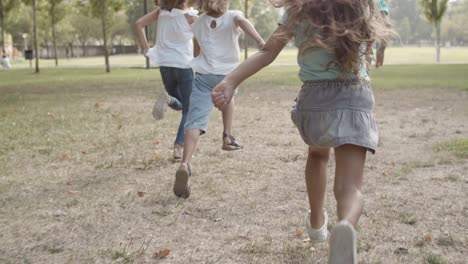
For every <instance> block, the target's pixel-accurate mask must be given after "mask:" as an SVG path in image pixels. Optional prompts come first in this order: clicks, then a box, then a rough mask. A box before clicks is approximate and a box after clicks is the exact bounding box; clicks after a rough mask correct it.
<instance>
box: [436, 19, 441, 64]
mask: <svg viewBox="0 0 468 264" xmlns="http://www.w3.org/2000/svg"><path fill="white" fill-rule="evenodd" d="M436 56H437V57H436V61H437V64H439V63H440V20H439V21H437V22H436Z"/></svg>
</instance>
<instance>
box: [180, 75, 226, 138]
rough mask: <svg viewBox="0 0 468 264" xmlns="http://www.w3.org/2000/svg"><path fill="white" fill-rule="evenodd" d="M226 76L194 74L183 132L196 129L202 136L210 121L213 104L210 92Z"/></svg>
mask: <svg viewBox="0 0 468 264" xmlns="http://www.w3.org/2000/svg"><path fill="white" fill-rule="evenodd" d="M224 77H226V75H215V74H200V73H196V74H195V79H194V80H193V87H192V95H191V96H190V105H189V112H188V115H187V120H186V121H185V130H187V129H191V128H198V129H200V130H201V133H202V134H204V133H205V132H206V129H207V128H208V122H209V121H210V116H211V110H212V109H213V102H212V101H211V91H212V90H213V88H214V87H215V86H216V85H218V83H220V82H221V81H222V80H223V79H224Z"/></svg>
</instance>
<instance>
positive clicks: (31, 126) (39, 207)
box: [0, 85, 468, 264]
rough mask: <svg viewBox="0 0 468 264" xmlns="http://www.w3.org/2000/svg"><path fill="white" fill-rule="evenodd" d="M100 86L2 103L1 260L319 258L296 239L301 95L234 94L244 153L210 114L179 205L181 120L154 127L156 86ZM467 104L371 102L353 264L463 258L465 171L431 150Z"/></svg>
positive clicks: (459, 96)
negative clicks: (357, 263)
mask: <svg viewBox="0 0 468 264" xmlns="http://www.w3.org/2000/svg"><path fill="white" fill-rule="evenodd" d="M101 88H102V91H98V90H95V89H92V90H91V91H88V90H86V89H81V88H80V89H78V90H77V91H76V93H73V87H72V88H70V87H69V88H68V91H69V92H67V93H61V92H57V91H55V90H51V91H48V92H45V93H38V92H37V91H30V92H28V90H27V89H25V90H23V91H22V94H11V93H10V92H9V93H4V94H3V95H2V96H5V97H3V98H4V100H3V102H4V103H3V104H2V106H1V108H0V109H1V112H0V114H1V115H0V116H1V117H2V118H1V120H0V125H1V135H0V136H1V139H0V147H1V148H0V170H1V173H0V182H1V184H0V262H1V263H146V262H148V263H154V262H156V263H158V262H160V263H325V262H326V258H327V246H326V245H323V244H322V245H312V244H310V243H309V242H304V239H305V238H306V237H307V236H306V235H305V234H302V235H300V236H297V235H296V233H295V230H296V229H298V228H299V229H301V230H303V229H304V224H305V213H306V210H307V200H306V189H305V185H304V180H303V170H304V164H305V155H306V147H305V145H304V144H303V143H302V141H301V139H300V137H299V135H298V133H297V131H296V129H295V127H294V126H293V124H292V122H291V121H290V118H289V107H290V105H291V103H292V100H293V99H294V97H295V93H296V90H297V88H296V87H287V86H276V87H271V86H267V85H255V86H249V87H244V88H245V89H243V90H241V92H240V93H239V95H238V97H237V106H236V113H235V115H236V117H235V133H234V134H235V135H236V136H237V138H238V139H239V140H240V142H241V143H242V144H244V146H245V148H244V149H243V150H241V151H238V152H232V153H227V152H223V151H222V150H221V131H222V130H221V118H220V115H219V113H217V112H214V114H213V115H212V120H211V124H210V127H209V130H208V134H207V135H206V136H203V138H202V142H201V146H200V149H199V151H198V152H197V153H196V155H195V159H194V161H193V172H194V175H193V177H192V178H191V179H190V180H191V185H192V195H191V197H190V198H189V199H187V200H183V199H178V198H176V197H175V196H174V195H173V194H172V183H173V178H174V173H175V170H176V168H177V164H176V163H173V162H172V161H171V151H172V150H171V148H172V143H173V140H174V137H175V129H176V123H177V120H178V118H179V115H178V113H175V112H168V114H167V117H166V118H165V119H164V120H162V121H160V122H155V121H154V120H153V119H152V117H151V113H150V110H151V107H152V103H153V100H152V99H153V96H152V92H151V91H150V90H149V88H145V89H146V90H144V92H142V91H141V90H136V89H135V87H133V89H129V90H125V89H123V87H117V88H115V87H101ZM467 98H468V93H467V92H462V91H447V90H417V91H408V90H393V91H390V90H388V91H387V90H386V91H377V92H376V100H377V105H376V118H377V120H378V125H379V129H380V134H381V144H380V147H379V149H378V152H377V155H375V156H369V158H368V162H367V164H366V175H365V186H364V190H363V192H364V195H365V197H366V207H365V213H364V214H363V216H362V218H361V221H360V228H359V252H360V260H361V263H423V262H424V261H426V263H429V262H427V261H428V260H427V259H431V258H437V257H434V256H440V258H443V260H445V261H446V262H447V263H460V264H461V263H465V261H466V256H467V254H468V251H467V248H468V241H467V230H468V222H467V221H466V219H467V217H468V213H467V211H468V210H467V209H468V208H467V196H466V186H467V180H468V179H467V178H466V171H468V162H467V160H466V159H461V158H458V157H456V156H454V155H452V154H450V153H449V152H443V151H442V152H441V151H434V146H435V145H437V144H439V143H440V142H446V140H448V139H452V138H468V127H467V124H468V123H467V121H468V120H467V119H466V117H467V116H468V108H467V106H466V101H467ZM96 101H99V108H96V107H95V105H96ZM333 167H334V163H333V161H331V162H330V166H329V172H330V175H332V174H333V171H334V169H333ZM329 179H330V180H329V188H328V189H329V191H328V192H327V205H326V207H327V210H328V212H329V214H330V216H331V221H332V223H333V222H335V221H336V216H335V202H334V200H333V194H332V192H331V190H332V188H331V186H332V184H333V177H332V176H330V177H329ZM138 192H144V193H140V195H142V196H139V195H138ZM165 249H169V250H170V252H169V255H167V256H162V255H161V253H160V252H167V251H164V250H165ZM163 255H164V254H163ZM432 263H435V262H432Z"/></svg>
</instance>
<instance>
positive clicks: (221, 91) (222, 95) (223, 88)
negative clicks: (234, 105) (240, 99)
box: [211, 80, 236, 111]
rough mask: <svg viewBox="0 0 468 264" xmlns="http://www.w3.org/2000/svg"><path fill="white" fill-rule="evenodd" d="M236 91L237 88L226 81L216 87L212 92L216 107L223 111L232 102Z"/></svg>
mask: <svg viewBox="0 0 468 264" xmlns="http://www.w3.org/2000/svg"><path fill="white" fill-rule="evenodd" d="M235 89H236V87H235V86H234V85H231V84H229V82H227V81H226V80H223V81H222V82H220V83H219V84H218V85H216V86H215V87H214V88H213V91H212V92H211V100H212V101H213V104H214V105H215V107H216V108H218V109H219V110H221V111H222V110H223V109H224V107H225V106H226V105H227V104H229V103H230V102H231V99H232V96H233V95H234V90H235Z"/></svg>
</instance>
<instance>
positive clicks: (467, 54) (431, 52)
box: [12, 47, 468, 68]
mask: <svg viewBox="0 0 468 264" xmlns="http://www.w3.org/2000/svg"><path fill="white" fill-rule="evenodd" d="M255 52H256V50H255V49H250V52H249V54H250V55H251V54H254V53H255ZM243 54H244V53H243V52H242V56H243ZM296 56H297V49H296V48H286V49H285V50H283V51H282V52H281V53H280V55H279V56H278V58H277V59H276V60H275V62H274V63H273V64H275V65H295V64H296ZM110 63H111V66H112V67H114V68H134V67H144V66H145V60H144V58H143V56H142V55H137V54H134V55H117V56H111V57H110ZM385 63H386V64H389V65H390V64H434V63H435V49H434V48H432V47H422V48H418V47H390V48H388V49H387V51H386V57H385ZM441 63H442V64H468V47H462V48H458V47H457V48H442V49H441ZM12 64H13V67H15V68H29V62H28V61H24V60H22V59H19V60H15V61H13V63H12ZM103 65H104V58H103V57H87V58H73V59H69V60H68V59H60V60H59V67H60V68H63V67H65V68H70V67H72V68H83V67H91V68H97V67H104V66H103ZM33 67H34V63H33ZM40 67H41V68H55V61H54V60H40Z"/></svg>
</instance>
